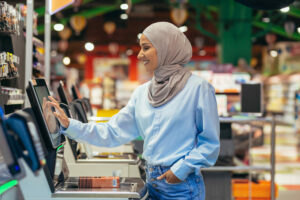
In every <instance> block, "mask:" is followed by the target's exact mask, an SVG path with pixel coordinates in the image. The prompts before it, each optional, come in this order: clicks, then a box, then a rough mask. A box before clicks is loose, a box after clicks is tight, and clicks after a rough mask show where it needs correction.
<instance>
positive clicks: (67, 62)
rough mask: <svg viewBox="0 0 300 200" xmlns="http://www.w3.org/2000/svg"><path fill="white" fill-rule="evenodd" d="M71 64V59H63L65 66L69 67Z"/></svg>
mask: <svg viewBox="0 0 300 200" xmlns="http://www.w3.org/2000/svg"><path fill="white" fill-rule="evenodd" d="M70 63H71V59H70V58H69V57H64V58H63V64H64V65H69V64H70Z"/></svg>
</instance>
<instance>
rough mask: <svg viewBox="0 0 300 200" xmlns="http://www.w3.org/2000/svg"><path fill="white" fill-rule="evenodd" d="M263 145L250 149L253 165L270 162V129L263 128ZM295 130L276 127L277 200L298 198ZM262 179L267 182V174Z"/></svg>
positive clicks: (299, 170) (299, 182)
mask: <svg viewBox="0 0 300 200" xmlns="http://www.w3.org/2000/svg"><path fill="white" fill-rule="evenodd" d="M264 133H265V138H264V145H263V146H261V147H255V148H252V158H253V163H255V164H256V165H263V166H268V165H269V162H270V157H269V152H270V137H269V136H270V127H268V126H266V127H264ZM295 136H296V135H295V129H294V127H291V126H280V125H278V126H276V175H275V181H276V184H277V185H278V186H279V196H278V198H277V200H298V199H299V198H300V161H299V152H298V151H297V140H296V139H295V138H296V137H295ZM264 177H265V178H266V179H267V180H268V179H269V178H270V175H269V173H265V174H264Z"/></svg>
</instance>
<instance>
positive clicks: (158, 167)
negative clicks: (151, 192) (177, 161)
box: [146, 164, 171, 173]
mask: <svg viewBox="0 0 300 200" xmlns="http://www.w3.org/2000/svg"><path fill="white" fill-rule="evenodd" d="M146 168H147V169H148V170H149V171H150V172H151V171H157V172H159V173H162V172H164V171H166V170H167V169H170V168H171V166H161V165H149V164H146Z"/></svg>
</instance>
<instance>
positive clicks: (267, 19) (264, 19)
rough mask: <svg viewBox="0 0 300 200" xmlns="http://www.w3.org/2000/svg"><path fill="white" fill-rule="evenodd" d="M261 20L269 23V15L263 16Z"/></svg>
mask: <svg viewBox="0 0 300 200" xmlns="http://www.w3.org/2000/svg"><path fill="white" fill-rule="evenodd" d="M262 21H263V22H265V23H269V22H270V18H269V17H264V18H262Z"/></svg>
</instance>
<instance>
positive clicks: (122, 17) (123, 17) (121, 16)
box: [120, 13, 128, 20]
mask: <svg viewBox="0 0 300 200" xmlns="http://www.w3.org/2000/svg"><path fill="white" fill-rule="evenodd" d="M120 18H121V19H123V20H125V19H128V15H127V14H126V13H123V14H121V15H120Z"/></svg>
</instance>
